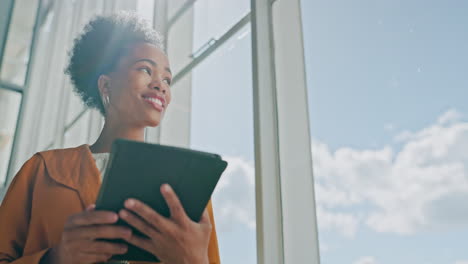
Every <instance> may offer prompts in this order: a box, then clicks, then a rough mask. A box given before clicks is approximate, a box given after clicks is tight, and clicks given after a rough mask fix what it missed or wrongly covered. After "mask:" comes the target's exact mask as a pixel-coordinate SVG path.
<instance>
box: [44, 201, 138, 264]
mask: <svg viewBox="0 0 468 264" xmlns="http://www.w3.org/2000/svg"><path fill="white" fill-rule="evenodd" d="M117 219H118V215H117V214H116V213H114V212H110V211H95V210H94V205H91V206H90V207H88V208H86V210H85V211H83V212H81V213H78V214H75V215H72V216H70V217H69V218H68V219H67V222H66V223H65V227H64V230H63V233H62V238H61V241H60V243H59V244H58V245H57V246H56V247H54V248H52V249H51V250H50V251H49V252H48V254H47V256H46V257H45V258H46V259H45V261H43V262H44V263H52V264H59V263H70V264H75V263H76V264H78V263H79V264H90V263H99V262H106V261H108V260H109V259H110V258H111V257H112V255H117V254H124V253H125V252H126V251H127V246H126V245H125V244H117V243H111V242H106V241H97V240H96V239H100V238H107V239H118V238H120V239H129V238H130V237H131V236H132V232H131V230H130V229H129V228H126V227H123V226H116V225H112V224H113V223H115V222H117Z"/></svg>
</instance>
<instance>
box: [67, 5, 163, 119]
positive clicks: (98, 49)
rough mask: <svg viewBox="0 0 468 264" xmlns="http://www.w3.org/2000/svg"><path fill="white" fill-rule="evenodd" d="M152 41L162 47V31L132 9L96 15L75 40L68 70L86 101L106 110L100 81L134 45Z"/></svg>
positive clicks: (73, 82)
mask: <svg viewBox="0 0 468 264" xmlns="http://www.w3.org/2000/svg"><path fill="white" fill-rule="evenodd" d="M142 42H143V43H150V44H154V45H155V46H157V47H159V48H160V49H161V50H163V41H162V37H161V35H160V34H159V33H158V32H157V31H156V30H154V29H153V28H152V27H151V26H150V25H149V24H148V23H147V22H146V21H145V20H143V19H141V18H140V17H138V15H137V14H135V13H133V12H119V13H116V14H113V15H110V16H96V17H95V18H94V19H92V20H91V21H90V22H89V23H88V24H87V25H86V26H85V27H84V31H83V32H82V33H81V34H80V35H79V36H78V37H77V38H75V40H74V44H73V48H72V49H71V50H70V52H69V56H70V62H69V64H68V66H67V68H66V69H65V73H66V74H68V75H69V76H70V79H71V82H72V84H73V86H74V91H75V92H76V93H77V94H78V95H79V96H80V97H81V99H82V100H83V102H84V104H85V105H86V106H88V107H90V108H96V109H98V110H99V111H100V112H101V113H102V114H103V115H104V114H105V110H104V105H103V103H102V100H101V96H100V93H99V89H98V85H97V81H98V78H99V76H100V75H102V74H108V73H109V72H112V71H113V70H114V69H115V66H116V65H117V64H118V62H119V60H120V58H122V57H123V56H125V55H127V53H128V50H129V48H131V47H132V45H135V44H139V43H142Z"/></svg>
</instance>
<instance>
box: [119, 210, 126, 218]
mask: <svg viewBox="0 0 468 264" xmlns="http://www.w3.org/2000/svg"><path fill="white" fill-rule="evenodd" d="M119 214H120V216H122V217H123V218H125V217H127V216H128V214H127V212H125V211H124V210H120V212H119Z"/></svg>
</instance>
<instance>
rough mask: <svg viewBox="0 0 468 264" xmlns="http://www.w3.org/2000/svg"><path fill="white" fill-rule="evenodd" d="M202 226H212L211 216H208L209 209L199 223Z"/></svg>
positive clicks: (204, 212)
mask: <svg viewBox="0 0 468 264" xmlns="http://www.w3.org/2000/svg"><path fill="white" fill-rule="evenodd" d="M199 223H200V224H209V225H211V220H210V215H209V214H208V209H206V208H205V210H204V211H203V214H202V216H201V218H200V221H199Z"/></svg>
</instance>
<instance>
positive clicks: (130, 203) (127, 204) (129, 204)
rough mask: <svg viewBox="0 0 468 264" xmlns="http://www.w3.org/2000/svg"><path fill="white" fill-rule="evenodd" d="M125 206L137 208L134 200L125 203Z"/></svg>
mask: <svg viewBox="0 0 468 264" xmlns="http://www.w3.org/2000/svg"><path fill="white" fill-rule="evenodd" d="M125 206H127V207H133V206H135V201H134V200H133V199H128V200H127V201H126V202H125Z"/></svg>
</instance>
